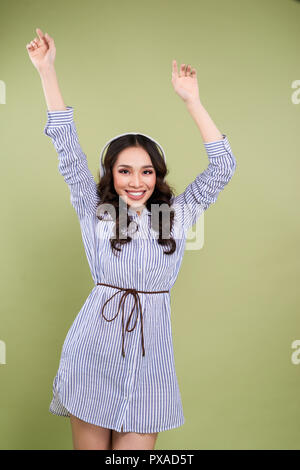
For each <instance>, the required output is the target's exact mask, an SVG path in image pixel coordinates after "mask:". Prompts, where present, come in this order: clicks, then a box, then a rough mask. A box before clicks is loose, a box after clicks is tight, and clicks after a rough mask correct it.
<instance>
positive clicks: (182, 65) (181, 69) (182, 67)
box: [179, 64, 185, 77]
mask: <svg viewBox="0 0 300 470" xmlns="http://www.w3.org/2000/svg"><path fill="white" fill-rule="evenodd" d="M184 76H185V64H181V66H180V72H179V77H184Z"/></svg>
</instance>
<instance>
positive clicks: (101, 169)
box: [99, 132, 167, 178]
mask: <svg viewBox="0 0 300 470" xmlns="http://www.w3.org/2000/svg"><path fill="white" fill-rule="evenodd" d="M128 134H133V135H143V136H144V137H148V139H150V140H152V142H154V143H155V144H156V145H157V146H158V147H159V149H160V150H161V152H162V155H163V158H164V160H165V163H167V159H166V155H165V152H164V150H163V148H162V146H161V145H160V144H159V143H158V142H157V141H156V140H154V139H153V138H152V137H150V136H149V135H146V134H142V133H141V132H125V133H124V134H119V135H116V136H115V137H113V138H112V139H110V140H109V141H108V142H106V144H105V145H104V147H103V148H102V150H101V154H100V165H99V168H100V178H102V176H103V175H104V165H103V154H104V151H105V149H106V147H107V146H108V145H109V144H110V143H111V142H112V141H113V140H115V139H117V138H118V137H123V136H124V135H128Z"/></svg>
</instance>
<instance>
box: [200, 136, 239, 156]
mask: <svg viewBox="0 0 300 470" xmlns="http://www.w3.org/2000/svg"><path fill="white" fill-rule="evenodd" d="M222 136H223V139H221V140H216V141H215V142H204V147H205V149H206V153H207V156H208V157H209V158H211V157H221V156H222V155H227V154H228V153H229V154H232V150H231V147H230V144H229V141H228V138H227V136H226V134H222Z"/></svg>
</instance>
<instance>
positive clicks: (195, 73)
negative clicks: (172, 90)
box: [191, 69, 197, 78]
mask: <svg viewBox="0 0 300 470" xmlns="http://www.w3.org/2000/svg"><path fill="white" fill-rule="evenodd" d="M196 75H197V72H196V69H192V71H191V76H192V77H193V78H194V77H196Z"/></svg>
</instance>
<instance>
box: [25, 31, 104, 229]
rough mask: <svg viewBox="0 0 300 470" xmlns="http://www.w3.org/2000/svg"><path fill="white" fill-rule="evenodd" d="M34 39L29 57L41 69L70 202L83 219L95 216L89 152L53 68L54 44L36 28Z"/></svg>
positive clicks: (51, 129) (96, 200)
mask: <svg viewBox="0 0 300 470" xmlns="http://www.w3.org/2000/svg"><path fill="white" fill-rule="evenodd" d="M36 31H37V34H38V36H39V38H35V39H34V40H33V41H31V42H30V43H29V44H27V46H26V48H27V51H28V54H29V57H30V59H31V61H32V63H33V65H34V66H35V68H36V69H37V70H38V72H39V74H40V77H41V80H42V84H43V89H44V94H45V98H46V102H47V108H48V110H47V123H46V126H45V128H44V134H46V135H47V136H49V137H51V139H52V142H53V145H54V147H55V149H56V151H57V154H58V160H59V164H58V169H59V172H60V173H61V174H62V176H63V177H64V180H65V182H66V183H67V184H68V186H69V189H70V195H71V198H70V199H71V204H72V206H73V207H74V209H75V210H76V212H77V215H78V217H79V219H80V220H82V219H83V218H85V217H86V216H88V215H95V214H96V209H97V206H98V204H99V202H100V200H99V197H98V195H97V187H96V183H95V181H94V178H93V175H92V174H91V172H90V170H89V168H88V163H87V158H86V155H85V154H84V152H83V150H82V148H81V146H80V143H79V139H78V135H77V130H76V126H75V122H74V118H73V108H72V107H71V106H65V104H64V101H63V99H62V96H61V93H60V89H59V86H58V82H57V77H56V72H55V68H54V60H55V54H56V49H55V44H54V40H53V38H51V37H50V36H49V35H48V34H47V33H46V34H45V35H43V32H42V30H41V29H39V28H37V29H36Z"/></svg>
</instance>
